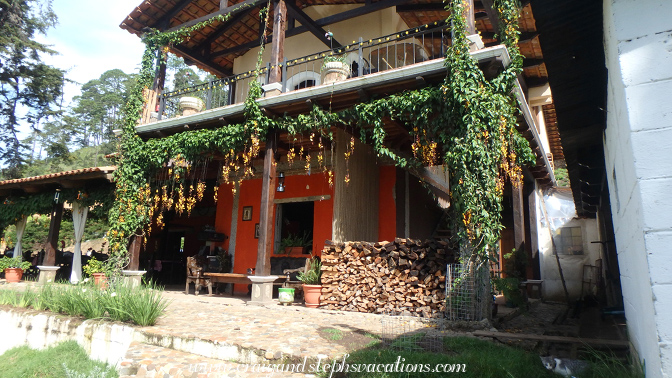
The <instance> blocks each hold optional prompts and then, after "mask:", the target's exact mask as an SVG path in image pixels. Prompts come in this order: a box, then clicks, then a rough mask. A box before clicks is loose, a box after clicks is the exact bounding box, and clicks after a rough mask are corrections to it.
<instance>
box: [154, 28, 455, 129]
mask: <svg viewBox="0 0 672 378" xmlns="http://www.w3.org/2000/svg"><path fill="white" fill-rule="evenodd" d="M449 42H450V30H449V25H447V24H446V23H445V22H434V23H431V24H427V25H422V26H419V27H415V28H412V29H408V30H404V31H401V32H397V33H393V34H390V35H386V36H382V37H378V38H373V39H368V40H363V39H361V38H360V39H359V41H353V43H352V44H349V45H347V46H342V47H338V48H334V49H332V50H326V51H322V52H319V53H316V54H311V55H308V56H304V57H300V58H296V59H291V60H287V59H285V60H284V62H283V63H282V64H280V68H281V70H282V82H281V85H282V91H283V92H290V91H294V90H299V89H303V88H306V87H312V86H315V85H320V84H321V83H322V80H323V77H322V76H323V75H322V66H323V64H324V58H325V57H328V56H343V57H344V58H345V60H346V62H347V63H348V65H349V66H350V76H349V77H350V78H353V77H360V76H364V75H369V74H372V73H376V72H382V71H386V70H392V69H396V68H401V67H404V66H408V65H411V64H415V63H421V62H424V61H427V60H432V59H439V58H443V57H444V56H445V52H446V47H447V46H448V44H449ZM270 68H271V66H270V64H268V65H267V66H266V67H263V68H261V69H260V70H259V71H258V72H255V71H248V72H245V73H241V74H238V75H232V76H229V77H225V78H221V79H217V80H212V81H209V82H207V83H204V84H200V85H196V86H192V87H188V88H184V89H180V90H177V91H173V92H167V93H164V94H161V95H160V97H159V111H158V113H159V114H158V118H159V119H167V118H173V117H177V116H180V115H182V114H180V109H179V101H180V98H182V97H184V96H190V97H197V98H200V99H201V101H203V105H204V109H215V108H219V107H223V106H227V105H232V104H237V103H241V102H243V101H245V98H246V97H247V94H248V92H249V87H250V86H249V84H250V82H251V81H252V80H259V81H260V82H261V83H262V84H264V83H266V82H267V81H268V74H269V72H270ZM257 74H258V75H257Z"/></svg>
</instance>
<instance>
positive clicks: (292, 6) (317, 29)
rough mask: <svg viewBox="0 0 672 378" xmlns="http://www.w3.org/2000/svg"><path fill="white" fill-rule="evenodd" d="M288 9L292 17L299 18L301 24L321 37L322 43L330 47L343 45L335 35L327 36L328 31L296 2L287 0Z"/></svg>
mask: <svg viewBox="0 0 672 378" xmlns="http://www.w3.org/2000/svg"><path fill="white" fill-rule="evenodd" d="M286 4H287V11H288V12H289V13H290V14H291V15H292V17H293V18H294V19H295V20H298V21H299V22H300V23H301V25H303V26H305V27H306V28H308V31H309V32H311V33H313V35H314V36H315V37H317V39H319V40H320V41H321V42H322V43H324V44H325V45H327V47H329V48H330V49H331V48H332V47H341V46H343V45H341V44H340V43H339V42H338V41H337V40H336V39H335V38H334V37H333V36H332V37H331V40H330V39H329V38H327V35H326V34H327V31H326V30H324V29H323V28H322V27H321V26H319V25H318V24H316V23H315V20H313V19H312V18H310V16H308V15H307V14H305V13H304V12H303V11H302V10H301V9H299V7H297V6H296V3H294V2H292V1H287V2H286Z"/></svg>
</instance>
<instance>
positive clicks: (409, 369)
mask: <svg viewBox="0 0 672 378" xmlns="http://www.w3.org/2000/svg"><path fill="white" fill-rule="evenodd" d="M349 356H350V355H349V354H346V355H344V356H343V357H342V358H341V359H338V360H333V361H330V360H328V359H326V358H323V357H318V358H317V359H313V360H311V361H308V357H305V358H304V359H303V362H299V363H294V364H292V363H278V364H234V363H221V364H194V365H190V367H189V370H190V371H192V372H196V373H215V372H219V373H223V374H222V376H224V375H225V374H227V373H232V372H239V373H247V372H250V373H266V374H267V375H266V377H269V378H270V377H272V376H273V375H274V374H275V373H303V374H318V375H320V376H328V377H330V378H331V377H333V376H334V375H335V374H336V375H339V374H341V373H344V374H347V373H464V372H466V371H467V366H466V365H465V364H416V363H411V362H407V361H406V359H405V358H403V357H401V356H397V360H396V361H395V362H393V363H386V364H383V363H371V364H366V363H348V362H347V359H348V357H349Z"/></svg>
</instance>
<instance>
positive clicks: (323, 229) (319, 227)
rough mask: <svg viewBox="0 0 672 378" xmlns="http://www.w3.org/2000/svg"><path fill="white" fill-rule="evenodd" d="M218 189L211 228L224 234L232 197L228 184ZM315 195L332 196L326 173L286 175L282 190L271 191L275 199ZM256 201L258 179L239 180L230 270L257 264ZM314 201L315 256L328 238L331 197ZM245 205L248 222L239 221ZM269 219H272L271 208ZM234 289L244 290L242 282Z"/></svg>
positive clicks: (259, 199)
mask: <svg viewBox="0 0 672 378" xmlns="http://www.w3.org/2000/svg"><path fill="white" fill-rule="evenodd" d="M219 190H224V192H221V194H220V196H219V201H218V203H217V221H216V225H215V228H216V229H217V230H218V231H219V230H222V231H223V232H225V233H226V231H224V230H229V231H230V229H231V209H232V203H233V196H231V195H230V190H231V187H230V186H229V187H228V188H226V189H225V188H223V186H222V187H220V189H219ZM227 191H228V192H227ZM225 193H228V194H225ZM318 195H330V196H331V197H333V195H334V193H333V189H332V188H329V184H328V181H327V176H326V174H314V175H310V176H307V175H296V176H287V177H285V191H284V192H282V193H280V192H275V198H276V199H284V198H295V197H309V196H318ZM260 201H261V179H255V180H245V181H243V183H242V184H241V187H240V197H239V199H238V215H237V216H238V222H237V223H238V225H237V232H236V246H235V251H234V253H235V256H234V264H233V272H234V273H247V269H249V268H254V267H255V266H256V265H257V248H258V242H259V239H255V238H254V225H255V224H257V223H259V204H260ZM220 202H221V203H220ZM314 203H315V208H314V221H313V253H314V254H316V255H319V254H320V252H321V250H322V248H324V241H325V240H328V239H331V228H332V226H331V223H332V218H333V198H330V199H328V200H324V201H315V202H314ZM246 206H252V220H250V221H243V220H242V219H243V208H244V207H246ZM272 219H275V210H274V214H273V218H272ZM274 232H275V230H274ZM227 235H228V233H227ZM227 246H228V240H227ZM234 291H235V292H236V293H247V287H246V286H245V285H235V287H234Z"/></svg>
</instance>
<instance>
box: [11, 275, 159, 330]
mask: <svg viewBox="0 0 672 378" xmlns="http://www.w3.org/2000/svg"><path fill="white" fill-rule="evenodd" d="M162 292H163V289H162V288H161V287H157V286H155V285H153V284H147V285H144V286H140V287H131V286H129V285H126V284H124V283H123V282H119V283H117V284H110V287H109V288H107V289H100V288H98V287H96V286H95V285H93V283H92V282H88V283H83V284H79V285H70V284H47V285H44V286H42V287H41V288H39V289H38V290H36V291H35V290H33V289H27V290H25V291H18V290H13V289H0V304H4V305H10V306H15V307H33V308H35V309H36V310H50V311H53V312H57V313H62V314H67V315H72V316H82V317H84V318H86V319H103V318H106V319H112V320H116V321H121V322H132V323H135V324H138V325H141V326H148V325H154V324H156V321H157V319H158V318H159V317H160V316H161V315H163V314H164V313H165V310H166V308H167V307H168V301H166V300H165V299H163V297H162V295H161V294H162Z"/></svg>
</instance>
